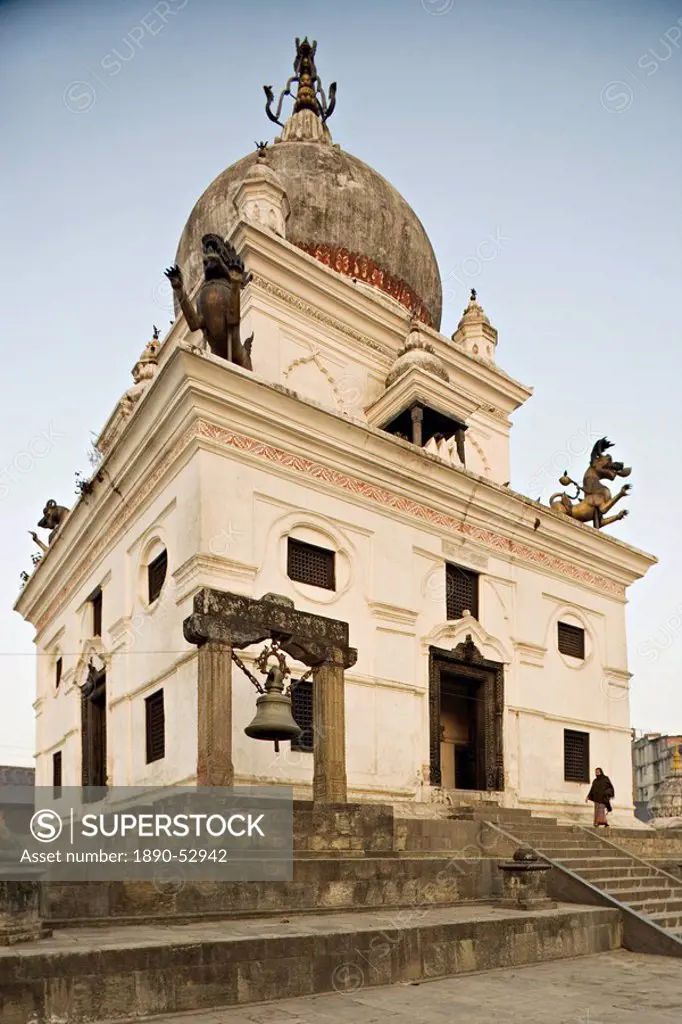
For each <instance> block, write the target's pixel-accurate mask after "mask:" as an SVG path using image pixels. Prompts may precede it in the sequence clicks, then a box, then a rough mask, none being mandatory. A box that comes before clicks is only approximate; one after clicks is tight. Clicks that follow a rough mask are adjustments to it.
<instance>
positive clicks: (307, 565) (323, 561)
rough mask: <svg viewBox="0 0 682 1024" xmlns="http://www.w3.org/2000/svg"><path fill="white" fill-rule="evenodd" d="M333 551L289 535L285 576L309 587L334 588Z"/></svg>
mask: <svg viewBox="0 0 682 1024" xmlns="http://www.w3.org/2000/svg"><path fill="white" fill-rule="evenodd" d="M335 557H336V556H335V553H334V552H333V551H328V550H327V548H318V547H317V545H315V544H305V543H304V542H303V541H302V540H294V539H293V538H292V537H289V542H288V545H287V576H288V577H289V579H290V580H296V581H297V582H298V583H307V584H308V585H309V586H311V587H323V588H324V589H325V590H335V589H336V579H335V576H336V574H335V565H334V561H335Z"/></svg>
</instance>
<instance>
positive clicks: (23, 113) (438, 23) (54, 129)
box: [0, 0, 682, 763]
mask: <svg viewBox="0 0 682 1024" xmlns="http://www.w3.org/2000/svg"><path fill="white" fill-rule="evenodd" d="M155 7H156V13H155V11H154V8H155ZM164 17H165V22H164V20H163V18H164ZM305 34H308V36H309V37H311V38H312V37H314V38H316V39H317V40H318V68H319V71H320V74H321V76H322V78H323V81H324V83H325V84H326V85H328V83H329V82H330V81H331V80H332V79H336V80H337V82H338V105H337V111H336V113H335V114H334V117H333V119H332V120H331V121H330V128H331V130H332V134H333V136H334V140H335V141H336V142H339V143H341V145H342V146H343V147H344V148H345V149H348V150H349V151H350V152H352V153H354V154H356V155H357V156H359V157H360V158H362V159H363V160H365V161H366V162H368V163H369V164H371V165H372V166H374V167H376V168H377V170H379V171H380V172H381V173H383V174H384V175H385V176H386V177H388V178H389V179H390V180H391V181H392V182H393V183H394V184H395V185H396V187H397V188H398V189H399V190H400V191H401V192H402V193H403V194H404V195H405V197H406V198H407V200H408V201H409V202H410V203H411V204H412V205H413V207H414V209H415V210H416V211H417V213H418V215H419V216H420V217H421V219H422V221H423V223H424V225H425V227H426V229H427V231H428V232H429V235H430V237H431V240H432V242H433V245H434V248H435V251H436V254H437V257H438V259H439V263H440V267H441V273H442V276H443V278H445V279H446V280H445V284H444V288H445V297H446V305H445V312H444V318H443V330H444V332H446V333H451V332H452V330H453V329H454V328H455V326H456V323H457V320H458V318H459V315H460V313H461V310H462V307H463V305H464V304H465V300H466V296H467V292H468V289H469V287H471V286H475V287H476V288H478V290H479V295H480V298H481V301H482V303H483V305H484V307H485V309H486V311H487V312H488V314H489V315H490V317H491V318H492V320H493V322H494V324H495V325H496V326H497V328H498V329H499V332H500V341H499V346H498V358H499V362H500V364H501V365H502V367H503V368H504V369H505V370H506V371H507V372H508V373H510V374H511V375H512V376H514V377H516V378H518V379H519V380H521V381H523V382H524V383H527V384H531V385H533V386H534V388H535V394H534V396H533V398H531V400H530V401H529V402H528V403H527V405H526V407H525V408H524V409H522V410H521V411H520V412H519V413H517V415H516V419H515V427H514V430H513V447H512V459H513V476H512V486H513V487H515V488H516V489H517V490H520V491H523V492H525V493H528V494H529V495H530V496H531V497H534V498H537V497H539V496H540V495H542V496H543V498H547V496H548V495H549V494H550V493H551V492H552V491H553V490H555V489H556V488H555V483H556V477H557V476H558V475H559V474H560V473H561V472H562V470H563V469H564V468H567V469H568V470H569V473H570V474H571V475H572V476H579V475H580V474H581V473H582V471H583V469H584V463H585V455H586V454H587V452H588V449H589V447H590V445H591V440H592V439H594V437H596V436H598V435H601V434H608V436H609V437H610V438H611V439H612V440H614V441H615V442H616V444H617V448H616V451H615V456H616V457H617V458H621V459H622V460H624V461H625V462H627V463H628V464H631V465H632V466H633V467H634V468H633V473H632V477H631V482H632V484H633V493H632V495H631V497H630V498H629V500H628V502H627V504H628V507H629V508H630V511H631V515H630V517H629V518H628V519H627V520H625V521H624V522H621V523H619V524H617V525H616V526H615V527H612V528H611V529H612V531H613V533H614V535H616V536H618V537H620V538H622V539H623V540H626V541H629V542H630V543H632V544H635V545H636V546H638V547H641V548H644V549H646V550H648V551H651V552H653V553H655V554H657V555H658V557H659V558H660V565H658V566H656V567H655V568H654V569H652V571H651V572H650V574H649V576H648V577H647V579H645V580H644V581H642V582H641V583H639V584H637V585H636V586H635V587H633V588H632V591H631V598H630V605H629V609H628V625H629V636H630V668H631V671H633V672H634V679H633V688H632V717H633V724H635V725H636V726H637V727H640V728H652V729H654V728H656V729H662V730H667V731H678V732H679V731H682V685H681V680H682V587H681V586H680V583H679V580H680V577H681V575H682V554H681V552H680V542H679V533H680V530H679V516H680V507H681V498H682V494H681V489H680V485H679V482H678V480H677V478H676V476H677V473H678V471H679V466H680V459H679V455H678V453H677V444H678V443H679V437H680V419H681V417H680V406H681V404H682V396H681V395H680V376H681V370H682V355H681V345H680V342H681V339H680V329H679V312H678V306H679V294H680V273H681V271H682V243H681V238H682V201H681V199H680V180H682V173H681V172H682V131H681V130H680V129H681V128H682V105H681V103H680V99H681V97H682V0H676V2H672V0H658V2H657V0H617V2H616V0H613V2H600V0H554V2H552V0H454V2H453V0H390V2H388V0H362V2H359V0H344V2H343V3H339V4H334V5H332V4H324V5H322V4H320V3H319V2H314V3H301V2H296V0H289V2H287V3H281V2H279V0H277V2H274V0H252V2H251V3H249V4H243V3H235V2H228V0H167V3H156V4H154V3H152V2H151V0H117V2H113V0H111V2H103V0H87V2H86V0H82V2H80V3H75V2H71V3H69V2H67V0H64V2H61V3H56V2H45V3H40V2H37V0H36V2H31V0H22V2H16V3H11V2H5V3H0V78H1V81H0V89H1V95H2V97H3V102H2V115H1V117H2V141H3V159H2V165H1V171H0V173H1V175H2V192H1V194H2V240H3V245H2V253H1V256H0V259H1V260H2V266H1V267H0V274H1V280H2V283H3V286H4V296H5V297H4V302H3V308H4V313H5V316H4V324H3V327H4V330H3V332H2V347H3V353H2V355H3V362H2V365H3V369H4V373H3V380H4V385H5V386H4V393H3V401H2V413H1V415H2V430H1V431H0V471H1V472H0V514H1V515H2V531H1V533H0V545H1V557H2V566H3V573H2V577H1V578H0V702H1V706H2V716H1V717H0V762H4V763H8V762H17V763H29V761H30V753H31V750H32V730H33V713H32V709H31V704H32V701H33V699H34V669H35V665H34V658H33V656H32V653H31V652H32V643H31V638H32V635H33V630H32V627H30V626H28V625H26V624H24V623H23V622H22V621H21V619H20V618H19V616H18V615H17V614H16V613H14V612H13V611H12V604H13V602H14V600H15V597H16V594H17V591H18V585H19V573H20V571H21V570H22V569H29V568H30V553H31V551H32V550H33V543H32V541H31V540H30V538H29V536H28V534H27V532H26V531H27V530H28V529H31V528H33V527H34V525H35V523H36V522H37V520H38V519H39V518H40V514H41V510H42V507H43V504H44V502H45V500H46V499H47V498H49V497H54V498H56V499H57V500H58V501H59V502H62V503H64V504H67V505H70V504H72V503H73V500H74V482H73V481H74V473H75V472H76V471H77V470H81V471H84V472H85V471H87V470H88V462H87V457H86V452H87V449H88V446H89V444H90V441H91V432H94V433H96V432H98V431H99V429H100V428H101V426H102V425H103V423H104V422H105V420H106V419H107V417H108V415H109V413H110V411H111V409H112V408H113V406H114V404H115V403H116V401H117V400H118V398H119V397H120V395H121V394H122V392H123V391H124V390H125V389H126V388H127V387H128V386H129V384H130V376H129V373H130V368H131V367H132V365H133V363H134V362H135V360H136V358H137V356H138V355H139V352H140V350H141V349H142V347H143V346H144V344H145V343H146V341H147V340H148V338H149V336H150V330H151V325H152V323H153V322H155V323H157V324H159V326H161V327H163V328H165V327H167V325H168V320H169V319H170V315H171V314H170V312H169V310H168V308H167V305H166V303H167V301H168V299H167V295H168V293H167V291H166V288H165V284H164V283H163V276H162V271H163V268H164V267H165V266H167V265H168V264H169V263H170V262H171V261H172V259H173V256H174V253H175V247H176V243H177V239H178V237H179V235H180V232H181V230H182V227H183V224H184V222H185V219H186V217H187V215H188V214H189V211H190V210H191V208H192V205H193V203H194V201H195V200H196V198H197V197H198V196H199V194H200V193H201V192H202V191H203V189H204V188H205V187H206V185H207V184H208V183H209V182H210V181H211V180H212V179H213V178H214V177H215V176H216V174H218V173H219V172H220V171H221V170H222V169H223V168H224V167H225V166H227V165H228V164H230V163H232V162H233V161H234V160H236V159H237V158H238V157H240V156H242V155H243V154H244V153H247V152H250V151H251V150H252V149H253V146H254V141H256V140H260V139H272V137H273V134H274V132H273V129H274V126H273V125H271V124H270V122H268V120H267V119H266V117H265V114H264V111H263V104H264V97H263V91H262V86H263V83H265V82H267V83H269V84H272V85H273V86H274V88H275V89H276V90H277V89H279V88H281V86H282V85H283V83H284V81H285V80H286V78H287V77H288V75H289V74H290V73H291V63H292V60H293V39H294V36H296V35H301V36H303V35H305ZM490 236H492V237H497V238H498V239H499V238H501V239H502V241H501V245H498V248H499V251H498V254H497V256H496V258H495V259H493V260H489V261H488V262H484V263H482V264H481V263H479V262H478V261H477V260H476V258H475V257H476V252H477V248H478V247H479V246H481V243H482V242H483V241H484V240H485V239H488V238H489V237H490ZM479 251H481V252H483V253H485V254H486V255H488V254H489V253H490V251H491V250H490V248H489V247H483V248H482V249H480V250H479ZM42 433H46V434H47V435H48V436H49V441H45V440H44V439H43V440H40V435H41V434H42ZM586 434H587V435H590V441H589V443H588V440H587V439H586V436H585V435H586ZM567 449H569V450H572V451H574V452H576V453H577V454H576V456H575V457H574V458H573V459H572V460H570V461H567V459H566V457H565V455H563V454H560V453H562V452H565V451H567ZM26 452H29V455H26V454H22V453H26ZM31 452H33V453H34V455H31V454H30V453H31ZM38 454H40V457H35V455H38ZM553 462H554V463H555V464H554V465H551V464H552V463H553ZM548 463H549V464H550V466H551V469H547V468H545V467H547V464H548ZM557 486H558V485H557Z"/></svg>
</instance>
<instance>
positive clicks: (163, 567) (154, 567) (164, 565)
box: [147, 551, 168, 604]
mask: <svg viewBox="0 0 682 1024" xmlns="http://www.w3.org/2000/svg"><path fill="white" fill-rule="evenodd" d="M167 570H168V552H167V551H162V552H161V554H160V555H157V556H156V558H155V559H154V561H153V562H150V563H149V565H148V566H147V587H148V591H149V603H150V604H151V603H152V601H156V599H157V597H158V596H159V594H160V593H161V588H162V587H163V583H164V580H165V579H166V572H167Z"/></svg>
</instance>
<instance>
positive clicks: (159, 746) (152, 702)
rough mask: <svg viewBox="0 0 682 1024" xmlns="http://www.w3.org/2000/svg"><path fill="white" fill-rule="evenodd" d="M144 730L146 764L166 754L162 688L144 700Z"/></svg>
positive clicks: (158, 759)
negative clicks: (145, 737)
mask: <svg viewBox="0 0 682 1024" xmlns="http://www.w3.org/2000/svg"><path fill="white" fill-rule="evenodd" d="M144 713H145V731H146V736H147V764H150V763H151V762H152V761H160V760H161V759H162V758H163V757H165V756H166V715H165V712H164V707H163V690H157V691H156V693H153V694H152V695H151V697H146V698H145V702H144Z"/></svg>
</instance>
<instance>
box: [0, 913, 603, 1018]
mask: <svg viewBox="0 0 682 1024" xmlns="http://www.w3.org/2000/svg"><path fill="white" fill-rule="evenodd" d="M621 940H622V921H621V915H620V913H619V912H618V911H617V910H615V909H611V908H602V907H597V908H595V907H577V906H572V905H566V904H562V905H560V906H559V907H558V908H557V909H555V910H542V911H532V912H525V913H524V912H518V911H509V910H503V909H501V908H498V907H494V906H481V907H477V908H475V909H468V910H463V909H462V908H449V909H441V910H430V911H428V912H426V913H425V914H424V913H420V914H419V915H418V917H417V915H415V913H414V910H412V911H406V912H405V914H404V916H403V917H402V918H400V917H398V916H397V915H390V914H385V913H384V914H378V913H371V912H356V913H345V914H334V915H330V916H329V917H319V916H310V917H308V916H303V917H297V918H295V919H293V920H291V921H289V920H281V919H280V920H277V921H273V920H271V919H269V920H266V921H263V920H253V921H240V922H230V923H229V925H226V924H224V923H223V924H217V923H214V924H202V925H193V926H185V927H178V926H168V927H165V928H161V927H150V926H144V927H142V926H140V927H137V928H134V929H131V928H125V929H121V928H118V929H115V928H114V929H107V930H106V931H93V930H92V929H90V930H88V929H81V930H78V931H75V932H74V931H64V932H59V933H57V934H55V935H54V936H53V937H52V938H50V939H44V940H42V941H41V942H36V943H27V944H25V945H23V946H15V947H9V948H5V949H0V1020H2V1024H26V1022H27V1021H28V1020H32V1019H35V1018H36V1017H37V1018H38V1019H39V1020H41V1021H43V1020H55V1021H56V1020H63V1021H74V1022H76V1021H78V1022H79V1024H94V1022H97V1021H102V1020H112V1019H117V1018H118V1019H121V1018H123V1019H128V1020H131V1019H133V1020H139V1019H144V1018H146V1017H150V1016H153V1015H154V1014H164V1013H165V1014H168V1013H182V1012H184V1013H189V1012H191V1011H195V1010H213V1009H217V1008H220V1007H228V1006H246V1005H248V1004H251V1003H255V1002H263V1001H266V1000H271V999H282V998H287V997H297V996H304V995H311V994H314V993H322V992H330V991H333V990H336V991H337V992H346V993H348V994H349V995H350V994H352V993H354V992H357V991H358V990H359V989H360V988H361V987H363V986H375V985H389V984H393V985H395V984H400V983H403V984H406V983H409V982H416V981H421V980H426V979H432V978H442V977H447V976H451V975H457V974H460V973H463V972H469V971H480V970H488V969H493V968H498V967H516V966H522V965H524V964H531V963H538V962H547V961H550V960H558V959H562V958H564V957H575V956H581V955H589V954H594V953H600V952H606V951H611V950H615V949H618V948H619V947H620V945H621ZM265 1012H266V1015H267V1012H268V1011H267V1008H266V1011H265ZM268 1019H269V1018H268Z"/></svg>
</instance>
